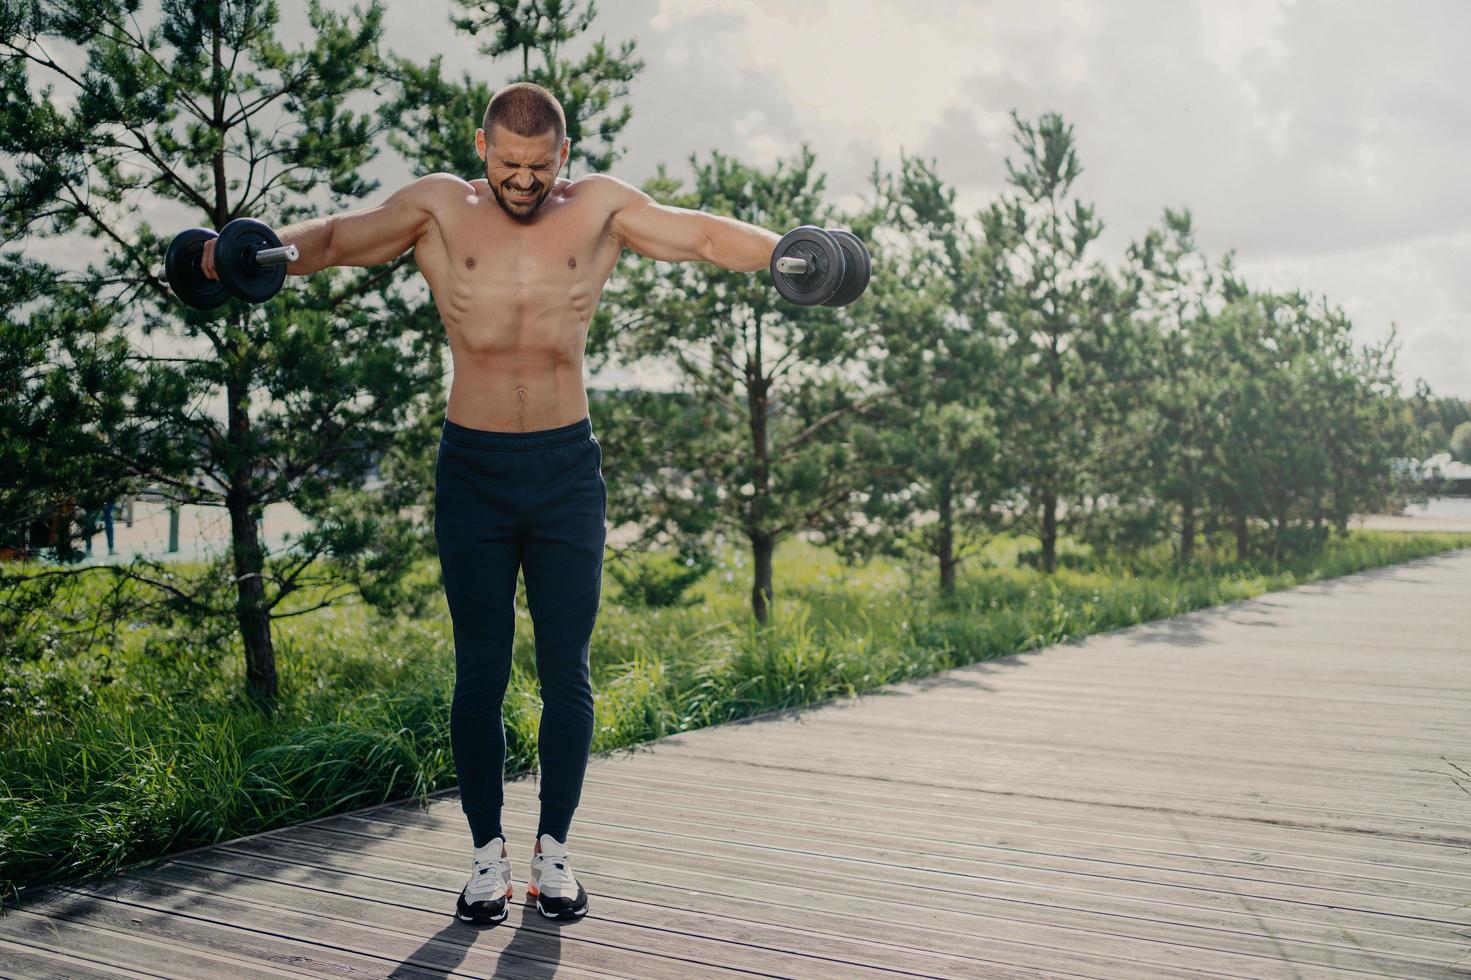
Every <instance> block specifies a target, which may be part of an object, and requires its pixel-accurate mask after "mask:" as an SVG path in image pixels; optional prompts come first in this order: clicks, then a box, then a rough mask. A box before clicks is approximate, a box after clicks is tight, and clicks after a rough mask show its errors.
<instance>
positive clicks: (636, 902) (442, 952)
mask: <svg viewBox="0 0 1471 980" xmlns="http://www.w3.org/2000/svg"><path fill="white" fill-rule="evenodd" d="M595 642H596V641H595ZM1467 772H1471V551H1461V552H1455V553H1451V554H1448V555H1444V556H1440V557H1436V558H1430V559H1425V560H1422V561H1416V562H1412V563H1409V564H1406V565H1401V566H1396V567H1394V568H1389V569H1379V570H1376V571H1373V572H1368V573H1365V574H1361V575H1355V576H1351V577H1348V578H1344V579H1337V580H1334V581H1332V582H1325V583H1319V584H1315V585H1311V586H1305V587H1303V588H1299V589H1294V590H1292V591H1290V592H1281V593H1273V594H1270V595H1266V596H1262V597H1260V598H1258V599H1255V600H1250V601H1246V602H1239V603H1233V604H1231V605H1228V606H1222V607H1219V608H1216V609H1210V610H1203V611H1201V612H1198V613H1191V614H1187V615H1182V616H1177V617H1174V618H1172V619H1169V620H1163V621H1160V622H1156V623H1150V624H1145V625H1143V626H1139V627H1133V628H1130V629H1124V630H1118V631H1115V632H1112V633H1108V634H1104V635H1100V636H1095V637H1091V638H1089V639H1087V640H1084V641H1080V642H1077V643H1070V644H1064V645H1060V646H1054V647H1050V648H1048V649H1046V650H1041V651H1036V652H1032V653H1027V654H1022V655H1019V656H1014V657H1007V658H1005V659H1002V660H997V661H992V662H988V663H983V664H976V665H972V666H970V667H964V668H959V669H956V670H952V671H947V672H945V673H943V674H939V675H936V676H934V677H928V678H923V679H921V680H916V681H912V682H909V683H905V684H896V685H891V686H889V687H887V688H884V689H883V690H881V691H877V692H873V693H871V694H868V695H865V696H862V697H859V698H854V699H848V700H843V701H838V702H834V703H832V704H828V705H824V706H820V707H817V708H812V709H804V710H800V711H785V712H776V713H773V714H771V715H766V716H763V717H761V718H756V719H750V720H747V721H742V722H737V723H734V724H730V725H723V726H720V727H718V728H710V729H704V730H701V731H696V732H686V733H682V734H679V735H674V736H670V737H668V738H665V739H661V740H659V741H657V742H653V743H649V744H647V745H643V746H638V747H636V748H634V749H631V750H621V751H618V752H614V753H610V754H608V755H605V756H600V757H598V758H595V759H593V760H592V761H591V763H590V764H589V767H588V772H587V781H586V784H585V785H584V788H583V796H582V802H581V806H580V807H579V809H578V811H577V815H576V817H575V818H574V820H573V824H572V833H571V836H570V839H569V849H570V854H571V859H572V864H573V868H574V869H575V870H576V871H577V873H578V875H579V877H580V878H581V880H582V881H583V883H584V884H585V885H586V887H587V888H588V891H589V894H590V896H591V912H590V914H589V915H588V917H587V918H586V919H584V920H582V921H579V922H575V923H566V924H563V923H553V922H549V921H547V920H544V919H542V918H541V917H540V916H539V915H537V913H536V911H535V909H534V908H533V907H531V906H529V905H528V904H526V898H525V874H526V870H527V862H528V860H529V858H530V852H531V845H532V836H533V834H534V832H535V828H536V819H537V795H536V794H537V782H536V780H535V778H534V777H532V778H525V779H518V780H513V781H511V782H508V783H507V786H506V809H505V813H504V820H503V823H504V825H505V827H506V830H507V834H508V836H509V837H510V854H511V858H512V862H513V868H514V872H515V882H514V885H515V890H516V899H515V904H514V905H513V907H512V910H511V913H510V916H509V917H508V919H507V920H506V922H504V923H502V924H501V925H499V926H496V927H490V928H477V927H473V926H469V925H465V924H462V923H458V922H456V921H455V920H454V919H453V916H452V910H453V907H454V900H455V896H456V894H457V893H458V892H459V889H460V887H461V886H462V885H463V883H464V880H465V877H466V874H467V873H468V870H469V844H470V841H469V834H468V830H467V828H466V824H465V820H464V815H463V814H462V813H461V811H460V807H459V798H458V795H457V794H456V793H455V792H453V791H450V792H447V793H439V794H435V795H434V796H433V797H431V799H430V801H429V804H428V805H427V806H420V805H418V804H416V803H412V802H408V803H397V804H390V805H387V806H380V807H371V808H367V809H365V810H360V811H356V812H354V813H350V814H341V815H338V816H333V817H325V818H322V819H320V820H314V821H311V822H309V823H305V824H301V825H299V826H296V827H290V828H286V829H283V830H279V831H272V832H269V833H264V834H256V835H253V836H251V837H247V838H242V839H240V840H236V841H231V842H229V843H226V844H222V845H219V846H216V847H210V848H200V849H197V850H193V851H187V852H183V853H180V854H176V855H174V856H172V857H170V858H168V859H166V860H164V861H162V862H159V863H157V864H155V865H153V866H151V867H148V868H145V869H141V870H137V871H134V872H132V873H129V874H125V875H122V876H117V877H114V878H112V879H109V880H107V881H105V882H100V883H86V884H73V885H68V886H61V887H58V888H53V889H48V890H44V891H42V892H40V893H39V894H37V895H36V896H35V897H33V898H32V899H31V900H30V901H29V902H28V903H27V905H26V907H25V908H24V909H23V910H21V911H20V912H17V913H12V914H10V915H7V916H5V917H4V918H0V976H6V977H11V976H13V977H23V978H33V977H73V976H75V977H109V978H112V977H189V978H227V977H228V978H266V977H353V978H358V977H405V978H409V977H497V978H502V977H514V978H520V977H530V978H541V977H552V976H559V977H560V976H566V977H638V978H661V977H662V978H672V980H682V978H688V977H752V976H758V977H801V978H807V977H812V978H839V977H842V978H848V977H860V978H861V977H881V976H890V977H898V976H908V977H977V978H980V977H999V978H1021V977H1100V978H1102V977H1108V978H1138V977H1162V978H1186V977H1203V976H1232V977H1284V978H1289V977H1290V978H1330V977H1332V978H1341V977H1371V976H1372V977H1382V976H1394V977H1416V978H1451V977H1471V777H1468V776H1467V775H1466V773H1467Z"/></svg>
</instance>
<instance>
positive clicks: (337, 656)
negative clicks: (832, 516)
mask: <svg viewBox="0 0 1471 980" xmlns="http://www.w3.org/2000/svg"><path fill="white" fill-rule="evenodd" d="M1467 546H1471V535H1464V534H1463V535H1453V534H1417V535H1407V534H1392V533H1374V532H1363V531H1360V532H1355V533H1354V534H1352V535H1351V536H1350V537H1349V538H1347V539H1345V540H1342V541H1334V542H1332V543H1331V544H1330V546H1329V549H1328V550H1327V551H1325V552H1324V553H1323V554H1320V555H1317V556H1314V557H1311V558H1304V559H1299V560H1296V561H1293V562H1288V563H1284V564H1281V565H1275V566H1263V565H1255V566H1251V565H1238V564H1235V563H1231V562H1218V563H1213V564H1203V565H1200V566H1197V567H1196V568H1195V569H1194V570H1193V571H1192V572H1191V574H1190V575H1188V576H1183V577H1182V576H1180V575H1179V574H1178V573H1177V572H1176V571H1175V570H1174V569H1172V568H1171V566H1170V564H1169V561H1168V558H1167V556H1161V557H1160V559H1159V560H1158V562H1156V563H1154V564H1150V563H1142V564H1140V563H1135V564H1134V565H1133V566H1132V567H1121V566H1118V565H1095V564H1093V563H1091V562H1090V561H1089V560H1088V559H1087V558H1086V556H1082V555H1077V556H1074V557H1073V558H1072V559H1071V560H1070V561H1068V562H1067V563H1066V564H1067V565H1068V566H1071V567H1065V568H1064V569H1063V570H1062V571H1060V572H1059V573H1058V574H1057V575H1056V576H1054V577H1050V578H1049V577H1047V576H1043V575H1041V574H1039V573H1037V572H1035V571H1033V570H1031V569H1029V568H1022V567H1018V563H1017V554H1018V550H1019V547H1020V545H1019V543H1018V542H1017V541H1015V540H998V541H996V542H995V543H994V544H993V546H992V548H991V550H990V551H989V552H988V553H987V555H986V563H985V567H976V568H974V569H972V570H971V571H970V573H969V574H968V575H965V576H963V577H962V579H961V582H960V587H959V589H958V591H957V594H956V595H955V596H954V597H953V598H951V599H950V600H948V601H944V600H941V599H940V597H939V596H937V595H936V594H934V591H933V578H932V577H931V576H930V575H929V574H925V575H924V576H922V577H921V578H920V579H918V580H917V581H916V582H915V583H914V584H910V579H909V576H907V575H906V574H905V572H904V571H903V570H902V569H901V568H899V567H896V566H895V565H893V564H891V563H887V562H874V563H871V564H869V565H867V566H863V567H858V568H853V567H848V566H845V565H843V564H841V563H840V562H838V561H837V560H836V559H835V558H834V556H833V555H832V554H831V553H830V552H827V551H824V550H820V549H817V548H814V547H812V546H810V545H807V544H804V543H801V542H797V541H790V542H788V543H787V544H786V545H785V546H783V548H782V549H781V550H780V551H779V553H778V555H777V567H776V582H777V586H778V590H779V595H778V601H777V604H776V615H775V617H774V620H773V623H772V625H771V626H770V627H769V628H767V629H765V630H759V629H757V628H756V627H755V626H754V623H753V622H752V620H751V617H750V612H749V605H748V602H749V599H748V595H749V593H748V590H749V572H748V569H747V568H746V567H744V563H743V560H742V555H741V554H740V553H739V552H735V551H729V552H727V553H726V555H725V556H724V559H723V560H722V562H721V564H720V565H719V566H718V567H717V568H716V569H714V570H713V571H711V572H710V573H709V574H708V575H707V576H706V577H705V578H704V579H703V580H702V581H701V582H700V583H698V584H697V585H696V586H695V587H694V588H693V589H692V590H691V594H692V595H697V596H700V597H701V599H702V601H701V602H700V603H699V604H698V605H695V606H692V607H689V608H677V609H676V608H665V609H647V608H639V607H630V606H626V605H624V604H623V603H622V602H621V601H620V597H619V595H618V594H617V593H618V588H617V586H616V585H614V584H613V583H612V581H611V580H610V581H609V583H608V587H607V588H606V589H605V592H604V603H603V608H602V611H601V613H600V616H599V623H598V628H597V632H596V633H595V634H594V637H593V686H594V690H595V692H596V698H597V715H596V731H595V734H594V743H593V751H594V752H599V751H606V750H609V749H614V748H620V747H624V746H628V745H633V744H636V743H639V742H644V741H648V740H650V739H655V738H659V737H661V736H664V735H667V734H670V733H673V732H679V731H684V730H688V729H692V728H699V727H702V726H705V725H712V724H719V723H721V722H724V721H729V720H732V719H735V718H742V717H748V716H751V715H755V714H760V713H763V712H767V711H771V710H773V709H776V708H783V707H789V706H794V705H805V704H812V703H815V702H820V701H823V700H827V699H829V698H832V697H835V696H847V695H853V694H855V693H859V692H863V691H867V690H871V689H873V688H875V687H877V686H879V685H883V684H886V683H890V682H893V681H898V680H903V679H907V678H911V677H916V676H922V675H926V674H931V673H934V672H936V671H940V670H945V669H947V668H950V667H954V666H957V665H960V664H966V663H973V662H976V661H981V660H987V659H991V658H995V657H1000V656H1005V655H1008V654H1012V653H1016V652H1018V651H1022V650H1029V649H1034V648H1037V647H1041V646H1046V645H1048V644H1051V643H1056V642H1061V641H1065V640H1068V639H1072V638H1076V637H1080V636H1084V635H1087V634H1090V633H1097V632H1100V631H1106V630H1111V629H1116V628H1119V627H1123V626H1128V625H1131V624H1134V623H1140V622H1145V621H1148V620H1152V619H1159V618H1162V617H1167V616H1171V615H1174V614H1176V613H1180V612H1184V611H1188V610H1192V609H1198V608H1201V607H1205V606H1211V605H1216V604H1219V603H1223V602H1229V601H1232V600H1236V599H1242V598H1248V597H1251V596H1255V595H1259V594H1261V593H1263V592H1267V591H1272V590H1276V589H1283V588H1291V587H1292V586H1295V585H1298V584H1301V583H1303V582H1308V581H1313V580H1317V579H1322V578H1331V577H1334V576H1338V575H1344V574H1349V573H1352V572H1355V571H1359V570H1362V569H1366V568H1372V567H1377V566H1381V565H1387V564H1392V563H1395V562H1401V561H1407V560H1410V559H1413V558H1418V557H1423V556H1427V555H1431V554H1435V553H1438V552H1442V551H1446V550H1450V549H1452V548H1456V547H1467ZM925 571H926V573H928V571H929V570H928V569H926V570H925ZM436 573H437V570H436V569H435V568H433V567H431V566H429V565H426V567H425V569H424V571H423V574H426V575H432V574H436ZM99 584H100V583H99ZM309 599H310V597H309V596H303V597H301V601H302V602H303V604H305V603H306V602H307V601H309ZM518 619H519V621H518V630H517V635H516V647H515V659H514V666H513V670H512V675H511V683H510V687H509V689H508V691H507V694H506V702H505V719H506V737H507V743H508V745H507V763H506V771H507V774H508V776H509V775H511V774H515V773H519V772H525V771H528V770H530V769H532V768H533V767H534V766H535V762H536V729H537V723H538V720H539V712H540V700H539V698H538V696H537V693H536V676H535V666H534V664H535V661H534V655H533V646H532V636H531V628H530V627H531V623H530V618H529V616H528V614H527V612H526V608H525V601H524V595H523V596H522V597H521V598H520V599H519V601H518ZM125 633H126V637H127V638H126V641H125V642H124V643H123V644H122V645H121V647H120V648H117V649H94V650H92V651H90V652H88V653H86V654H84V655H80V656H69V657H67V658H65V659H61V660H53V659H50V658H43V659H42V660H39V661H35V662H31V663H25V664H15V663H12V664H4V665H0V682H3V683H0V688H3V703H4V711H3V712H0V900H3V901H4V902H5V903H6V904H15V900H16V897H17V892H18V890H20V891H22V892H23V890H24V889H25V888H27V887H34V886H38V885H41V884H44V883H47V882H50V881H55V880H59V879H78V878H84V877H90V876H92V875H95V874H104V873H107V872H109V871H112V870H115V869H117V868H119V867H123V866H126V865H128V864H132V863H136V862H139V861H144V860H148V859H152V858H156V857H159V856H162V855H165V854H168V853H171V852H174V851H178V850H184V849H188V848H191V847H197V846H201V845H205V844H210V843H215V842H219V841H224V840H229V839H232V838H235V837H239V836H243V835H247V834H252V833H256V832H258V831H261V830H265V829H269V828H272V827H279V826H284V825H288V824H292V823H296V822H300V821H303V820H308V819H311V818H313V817H318V816H323V815H326V814H331V813H337V812H342V811H346V810H352V809H357V808H360V807H364V806H368V805H371V804H374V803H379V802H383V801H387V800H394V799H402V798H406V797H413V796H420V797H422V796H423V795H425V794H428V793H431V792H434V791H436V790H439V789H443V788H445V787H449V786H453V785H454V783H455V774H454V764H453V760H452V758H451V756H450V748H449V702H450V695H451V692H452V690H453V685H454V655H453V646H452V637H451V632H450V627H449V621H448V616H447V612H446V611H445V610H444V609H443V606H442V600H441V606H440V608H438V609H437V610H436V611H435V614H433V615H431V616H429V617H427V618H423V619H420V620H416V621H408V620H400V621H397V622H393V623H385V622H382V621H379V620H375V619H374V618H372V617H371V616H370V615H369V613H368V611H367V610H366V609H364V608H363V607H360V606H343V607H340V608H331V609H328V610H324V611H321V612H318V613H314V614H311V615H307V616H301V617H295V618H289V619H285V620H282V621H280V622H279V623H278V624H277V625H276V640H277V655H278V666H279V670H280V675H281V710H280V711H279V712H278V713H277V714H276V716H275V717H273V718H270V719H265V718H263V717H262V716H260V715H259V714H257V713H256V712H254V711H253V710H251V709H250V708H249V707H248V706H247V705H245V704H244V703H243V702H242V699H241V697H240V693H239V692H240V689H241V682H242V681H241V675H242V665H241V662H240V658H239V656H238V654H236V653H234V652H233V651H228V652H222V651H207V650H201V649H198V648H197V647H195V646H192V645H191V644H190V643H189V642H188V641H187V639H184V638H176V637H167V636H162V637H161V636H159V635H158V634H156V633H153V634H150V631H149V630H148V629H135V630H129V631H125ZM150 640H151V641H152V642H150ZM161 641H163V642H161ZM145 650H146V651H147V652H145ZM466 839H467V841H468V836H467V838H466ZM24 900H25V897H24V894H21V895H20V901H21V903H22V904H23V903H24Z"/></svg>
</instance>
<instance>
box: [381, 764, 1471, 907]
mask: <svg viewBox="0 0 1471 980" xmlns="http://www.w3.org/2000/svg"><path fill="white" fill-rule="evenodd" d="M701 802H706V800H704V799H702V798H701V797H699V796H698V795H695V794H690V795H687V796H683V797H680V796H672V795H670V794H663V795H656V794H654V793H650V792H649V791H647V790H643V791H640V792H639V793H637V794H623V793H618V792H616V791H614V792H609V791H608V790H607V787H606V786H599V785H587V786H584V788H583V794H582V802H581V804H580V805H579V807H578V811H577V812H578V819H582V818H583V817H586V818H587V819H590V820H598V821H605V822H606V821H613V822H616V823H619V824H620V825H626V826H634V827H639V826H642V827H649V828H671V827H673V828H681V829H683V828H700V832H701V833H715V832H717V831H718V832H722V833H731V832H736V833H747V832H749V831H750V830H751V826H752V821H751V815H750V812H745V811H742V810H740V809H720V808H715V807H702V806H700V805H699V803H701ZM512 803H513V805H517V806H519V808H520V809H521V810H522V811H523V812H526V813H528V814H529V813H534V812H535V811H536V805H535V801H534V800H513V801H512ZM834 816H836V815H834ZM446 817H447V822H446V823H445V824H444V829H445V830H446V831H448V832H455V828H456V827H458V826H459V825H460V822H461V817H460V815H459V814H456V813H448V814H446ZM359 819H366V818H359ZM756 829H758V830H761V831H771V832H773V833H779V834H780V835H782V836H784V837H790V836H793V835H801V836H804V837H807V838H809V839H820V840H824V841H828V842H830V843H832V844H834V845H837V846H847V847H855V848H859V847H865V846H868V845H873V846H883V847H885V848H888V849H890V850H894V851H901V852H902V850H903V849H905V848H911V849H919V848H922V849H923V851H924V853H926V854H929V855H935V856H937V857H944V856H947V855H948V856H960V855H976V856H985V857H986V858H987V859H988V860H995V861H997V862H999V863H1000V864H1001V865H1003V866H1009V865H1011V864H1013V863H1016V862H1018V861H1022V862H1025V863H1027V864H1028V865H1032V866H1036V862H1040V863H1041V865H1042V866H1046V865H1048V864H1049V863H1051V862H1054V861H1074V860H1076V861H1082V862H1086V863H1088V864H1090V865H1095V866H1096V869H1097V870H1101V871H1109V870H1112V869H1133V868H1139V869H1146V870H1157V871H1160V872H1163V873H1169V874H1178V875H1187V876H1194V877H1198V878H1202V879H1209V880H1218V881H1231V882H1238V883H1239V882H1252V883H1261V884H1264V885H1279V886H1281V887H1282V888H1284V889H1289V890H1290V891H1291V892H1292V893H1293V895H1294V896H1296V895H1297V893H1298V892H1299V891H1301V893H1302V894H1301V897H1302V898H1303V900H1311V899H1312V896H1313V895H1314V894H1316V895H1318V896H1319V897H1321V898H1323V900H1325V901H1331V900H1333V898H1334V896H1335V895H1364V896H1379V897H1382V898H1385V899H1388V900H1392V901H1402V902H1408V903H1412V905H1413V907H1414V912H1415V914H1431V911H1432V909H1440V910H1442V911H1447V912H1450V913H1452V914H1453V916H1454V914H1456V913H1459V910H1460V908H1461V906H1462V905H1464V904H1465V902H1466V897H1467V894H1468V893H1471V889H1468V887H1467V886H1468V885H1471V878H1468V877H1466V876H1462V877H1461V878H1460V879H1459V880H1457V881H1455V882H1454V883H1452V882H1451V881H1448V880H1445V879H1444V878H1442V879H1441V880H1439V881H1433V882H1432V881H1426V880H1420V881H1415V882H1405V881H1396V880H1394V879H1389V878H1384V877H1380V876H1377V875H1376V876H1372V877H1371V876H1368V875H1365V874H1363V873H1362V872H1363V870H1365V868H1364V867H1362V866H1361V867H1360V868H1356V869H1354V870H1357V871H1359V872H1360V873H1357V874H1355V873H1353V871H1350V870H1347V869H1342V868H1340V869H1338V870H1335V871H1326V870H1325V871H1315V870H1313V869H1310V868H1299V867H1291V866H1289V867H1281V868H1273V867H1271V866H1269V865H1266V864H1264V863H1263V862H1262V861H1261V860H1260V858H1261V855H1260V854H1256V855H1254V856H1256V857H1257V858H1258V860H1257V861H1251V862H1247V861H1240V860H1236V861H1231V860H1213V859H1210V858H1207V857H1204V856H1202V855H1200V854H1198V853H1196V854H1182V853H1162V852H1160V851H1157V850H1154V851H1151V850H1146V849H1141V848H1132V847H1124V846H1113V845H1110V844H1108V843H1106V842H1104V841H1102V840H1100V839H1097V838H1095V839H1093V840H1089V841H1088V842H1087V843H1086V844H1084V845H1082V846H1079V844H1077V843H1076V842H1074V843H1067V842H1064V841H1060V840H1056V839H1054V838H1050V837H1047V836H1042V835H1040V834H1036V833H1035V831H1033V832H1032V836H1028V831H1027V830H1021V831H1020V832H1017V831H1012V832H1010V833H1008V834H1007V835H1006V836H1007V838H1008V843H1007V845H1006V846H997V845H995V844H993V843H992V840H993V839H994V838H995V837H996V836H997V835H996V833H995V831H994V829H993V830H991V831H988V832H980V833H976V834H974V835H970V834H964V833H957V832H956V831H955V829H954V828H953V827H952V826H950V824H949V820H948V818H945V817H944V816H940V817H938V818H936V819H932V820H930V821H923V820H911V821H909V822H905V821H903V820H899V821H894V820H889V819H870V820H866V821H862V822H855V821H852V820H843V819H834V818H833V817H830V816H829V815H827V814H824V813H823V812H821V811H820V810H813V811H811V812H810V813H808V814H805V815H804V814H801V813H798V812H794V809H793V808H784V810H783V811H781V812H777V813H772V812H761V819H760V823H759V825H758V826H757V828H756ZM1285 894H1286V893H1285V892H1279V895H1285ZM1385 911H1386V912H1387V913H1388V914H1394V910H1392V909H1386V910H1385Z"/></svg>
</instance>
